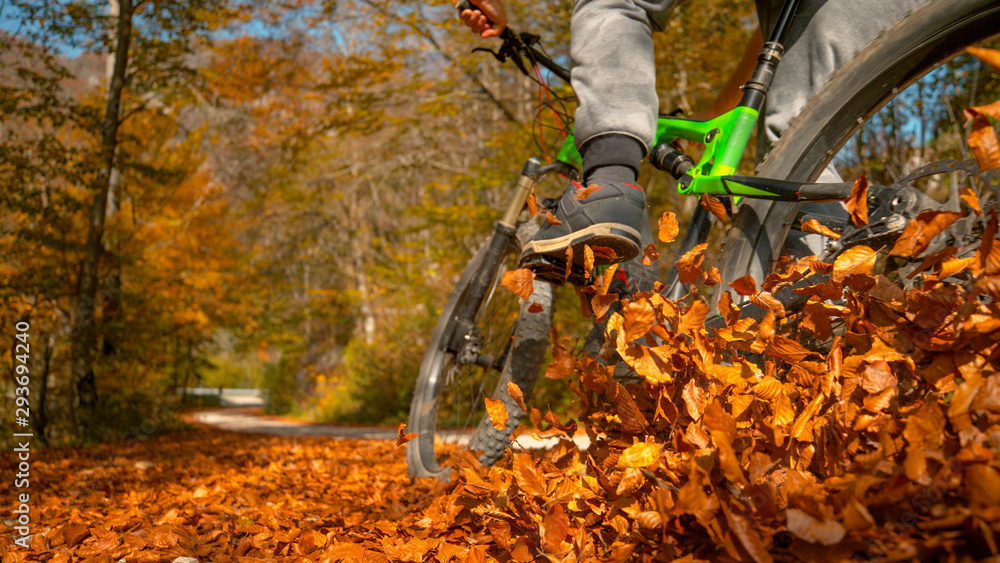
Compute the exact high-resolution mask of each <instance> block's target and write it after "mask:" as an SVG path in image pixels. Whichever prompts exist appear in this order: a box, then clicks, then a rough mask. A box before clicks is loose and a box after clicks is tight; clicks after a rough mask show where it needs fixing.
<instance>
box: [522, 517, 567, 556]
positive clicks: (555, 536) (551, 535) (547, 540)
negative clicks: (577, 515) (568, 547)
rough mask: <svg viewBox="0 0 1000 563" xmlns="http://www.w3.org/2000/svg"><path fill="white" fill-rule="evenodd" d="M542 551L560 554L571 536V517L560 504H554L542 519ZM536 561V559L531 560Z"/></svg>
mask: <svg viewBox="0 0 1000 563" xmlns="http://www.w3.org/2000/svg"><path fill="white" fill-rule="evenodd" d="M541 531H542V551H544V552H545V553H558V552H559V551H561V550H562V543H563V540H565V539H566V536H567V535H568V534H569V517H568V516H566V511H565V510H564V509H563V507H562V505H561V504H559V503H556V504H553V505H552V506H551V507H550V508H549V510H548V511H547V512H546V513H545V516H544V517H543V518H542V529H541ZM531 560H532V561H534V560H535V559H534V557H532V558H531Z"/></svg>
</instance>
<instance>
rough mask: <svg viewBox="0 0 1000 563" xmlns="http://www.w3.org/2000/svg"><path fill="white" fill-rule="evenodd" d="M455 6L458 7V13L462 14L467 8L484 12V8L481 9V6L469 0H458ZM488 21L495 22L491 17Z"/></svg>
mask: <svg viewBox="0 0 1000 563" xmlns="http://www.w3.org/2000/svg"><path fill="white" fill-rule="evenodd" d="M455 8H457V9H458V13H460V14H461V13H462V12H463V11H465V10H472V11H474V12H480V13H482V10H480V9H479V7H478V6H476V5H474V4H473V3H472V2H469V0H458V2H456V3H455ZM486 21H488V22H490V23H491V24H492V23H493V20H491V19H490V18H486Z"/></svg>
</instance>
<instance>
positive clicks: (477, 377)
mask: <svg viewBox="0 0 1000 563" xmlns="http://www.w3.org/2000/svg"><path fill="white" fill-rule="evenodd" d="M797 4H798V2H797V1H796V0H788V1H786V2H785V3H784V5H783V7H782V10H781V13H780V16H779V17H778V19H777V25H776V26H775V27H774V30H773V32H772V33H771V34H770V36H769V40H768V41H767V42H765V44H764V48H763V49H762V50H761V52H760V55H759V57H758V62H757V66H756V69H755V71H754V73H753V75H752V78H751V79H750V81H749V82H748V83H747V84H746V86H745V87H744V92H743V98H742V100H741V102H740V104H739V105H738V106H737V107H736V108H735V109H733V110H732V111H730V112H728V113H726V114H724V115H722V116H719V117H717V118H715V119H711V120H707V121H696V120H691V119H685V118H682V117H661V118H660V120H659V127H658V131H657V144H656V146H655V148H654V149H653V150H652V151H651V153H650V155H649V160H650V162H651V163H652V164H653V165H654V166H655V167H656V168H658V169H660V170H664V171H666V172H667V173H669V174H671V175H672V176H673V177H674V178H676V179H677V182H678V184H677V185H678V189H679V191H680V193H682V194H689V195H696V196H700V195H702V194H708V195H711V196H713V197H715V198H720V199H723V200H726V201H732V200H736V199H739V200H740V201H739V202H738V205H736V210H735V212H734V213H733V215H732V220H731V223H730V225H729V227H728V232H727V234H726V236H725V240H724V246H723V252H722V254H721V257H720V272H721V277H722V280H723V283H720V284H718V285H717V286H716V287H717V288H718V289H717V292H716V294H715V297H714V299H715V300H717V299H718V297H719V295H721V291H724V290H726V289H725V288H727V287H728V285H727V284H728V283H729V282H732V281H734V280H737V279H739V278H742V277H743V276H746V275H748V274H749V275H750V276H752V277H753V279H756V280H763V279H764V277H765V276H766V275H767V274H769V273H771V271H772V269H773V268H774V266H775V263H776V262H777V260H778V257H779V256H781V255H783V254H785V253H786V252H787V253H792V250H791V249H790V248H789V245H790V244H791V243H790V241H791V239H792V237H790V232H799V233H801V232H803V231H805V229H804V227H803V224H804V223H805V221H807V220H808V218H809V217H808V215H803V214H802V213H800V208H801V206H802V204H803V203H807V202H822V201H843V200H845V199H847V198H848V197H850V196H851V193H852V188H853V186H854V183H853V182H852V183H816V182H815V180H816V179H817V178H818V177H819V175H820V174H821V172H822V171H823V170H824V169H825V168H826V167H827V165H828V164H830V162H831V161H832V160H833V159H834V157H835V156H836V155H837V154H838V151H840V150H841V149H842V148H843V147H844V146H845V144H847V143H848V142H849V140H850V139H851V137H852V135H854V133H855V132H856V131H858V130H859V128H860V127H861V126H862V124H863V123H865V122H866V121H867V120H869V119H871V118H872V117H873V116H874V115H875V114H876V112H877V111H878V110H879V108H882V107H883V106H885V105H886V104H887V103H888V102H890V101H891V100H894V99H896V98H897V97H898V96H900V95H901V93H902V92H903V91H904V89H905V88H906V87H907V86H909V85H911V84H914V83H915V82H917V81H918V80H920V79H921V78H922V77H924V76H925V75H927V73H928V72H930V71H932V70H933V69H935V68H937V67H938V66H939V65H941V64H942V63H943V62H945V61H947V60H949V59H951V58H952V57H954V56H955V55H956V54H957V53H959V52H960V51H962V50H963V49H964V48H965V47H967V46H970V45H975V44H977V43H979V42H981V41H983V40H986V39H987V38H990V37H993V36H995V35H997V34H998V33H1000V2H996V1H995V0H930V1H929V2H927V3H926V4H924V5H923V6H922V7H920V8H918V9H916V10H914V11H913V12H911V13H910V14H909V15H908V16H907V17H905V18H903V19H902V20H901V21H899V22H897V23H896V24H895V25H893V26H892V27H890V28H889V29H886V30H884V31H883V32H882V34H881V35H880V36H879V37H878V38H876V39H875V40H874V41H872V42H871V43H870V44H869V45H868V46H867V47H866V48H865V49H863V50H862V51H860V52H859V53H857V54H856V56H855V57H854V58H853V59H851V60H850V61H849V62H847V63H846V64H845V65H843V67H841V68H840V69H839V70H838V71H837V72H835V73H834V74H833V75H832V76H831V77H830V79H829V81H828V82H827V83H826V84H825V85H824V86H823V87H822V88H821V89H820V90H819V91H818V92H816V93H815V94H814V96H813V97H812V99H811V100H810V101H809V102H808V104H807V105H806V106H805V107H804V108H803V109H802V110H801V112H800V113H799V115H798V117H797V118H796V119H795V120H794V121H793V123H792V124H791V126H790V127H789V128H788V129H787V130H786V131H785V132H784V133H783V134H782V136H781V139H780V141H779V142H778V143H777V145H776V146H775V148H774V149H773V150H772V151H771V152H770V153H769V154H768V156H767V158H766V159H765V161H764V162H763V164H762V165H761V166H760V167H759V168H758V171H757V174H756V176H752V177H751V176H742V175H736V174H734V173H735V171H736V168H737V165H738V164H739V161H740V159H741V158H742V155H743V153H744V151H745V148H746V146H747V144H748V141H749V140H750V138H751V134H752V132H753V130H754V128H755V126H756V122H757V117H758V114H759V112H760V111H761V108H762V106H763V103H764V99H765V96H766V92H767V89H768V85H769V83H770V78H771V76H773V73H774V69H775V68H776V66H777V64H778V62H779V60H780V58H781V54H782V52H783V48H782V43H783V40H784V38H785V34H786V32H787V30H788V27H789V26H790V24H791V22H792V20H793V18H794V17H795V11H796V8H797ZM501 39H503V45H502V47H501V48H500V49H499V50H498V51H497V52H495V53H494V54H495V55H496V57H497V58H498V59H499V60H500V61H501V62H503V61H505V60H513V61H514V63H515V64H516V65H517V66H518V67H519V68H520V69H521V70H522V71H524V72H525V73H529V72H530V71H529V70H528V69H529V68H531V67H538V66H541V67H544V68H547V69H548V70H549V71H551V72H552V73H553V74H554V75H555V76H558V77H560V78H563V79H564V80H568V78H569V73H568V72H567V71H566V69H564V68H562V67H561V66H559V65H558V64H556V63H555V62H553V61H552V60H551V59H550V58H548V57H547V56H545V55H544V53H543V52H541V51H540V50H539V49H538V48H537V47H536V44H537V41H538V39H537V37H535V36H532V35H530V34H523V33H522V34H517V33H515V32H513V31H511V30H510V29H509V28H508V29H506V30H505V32H504V33H503V35H502V36H501ZM678 139H683V140H686V141H690V142H693V143H699V144H701V145H704V153H703V155H702V156H701V157H700V159H699V160H698V161H697V162H695V161H694V159H692V158H689V157H687V156H686V155H684V154H683V153H682V152H680V151H678V150H677V149H676V143H675V141H677V140H678ZM574 152H575V149H574V148H573V147H572V143H567V145H566V146H565V147H564V150H563V152H561V153H560V158H559V159H558V160H556V161H554V162H551V163H547V164H546V163H543V162H541V161H540V160H538V159H536V158H531V159H529V160H528V161H527V162H526V163H525V164H524V165H523V167H522V169H521V174H520V178H519V180H518V181H517V183H516V185H515V187H514V189H513V190H511V193H510V199H509V202H508V205H507V208H506V210H505V212H504V214H503V216H502V218H501V219H500V220H499V221H497V223H496V226H495V229H494V231H493V233H492V234H491V235H490V237H489V240H488V242H487V243H486V244H485V245H484V246H483V247H482V248H481V249H480V250H479V251H478V252H477V253H476V254H475V255H474V256H473V257H472V259H471V260H470V262H469V264H468V266H467V267H466V268H465V271H464V272H463V273H462V275H461V277H460V278H459V279H458V282H457V283H456V286H455V289H454V291H453V293H452V294H451V297H450V299H449V301H448V303H447V305H446V306H445V307H444V309H443V312H442V314H441V316H440V319H439V321H438V324H437V327H436V328H435V330H434V333H433V336H432V338H431V341H430V345H429V347H428V350H427V352H426V355H425V356H424V360H423V364H422V366H421V369H420V374H419V377H418V381H417V385H416V390H415V395H414V398H413V402H412V405H411V411H410V419H409V431H410V432H415V433H416V434H417V435H418V436H417V438H415V439H414V440H412V441H410V442H409V443H408V444H407V463H408V466H409V471H410V474H411V475H412V476H432V477H437V478H439V479H442V480H448V478H449V476H450V468H448V467H444V466H442V465H441V462H442V457H443V455H445V454H444V453H442V452H443V451H444V450H446V449H447V448H446V447H444V446H445V445H446V444H447V443H449V442H456V443H459V444H463V445H465V447H468V448H469V449H471V450H476V451H482V454H481V456H480V461H481V462H482V463H484V464H490V463H493V462H494V461H496V460H497V459H499V457H500V456H501V455H502V454H503V452H504V450H505V449H506V447H507V446H508V444H509V440H510V437H511V434H512V433H513V431H514V430H515V428H516V427H517V426H518V423H519V419H520V417H521V416H523V415H524V414H525V413H524V412H523V410H522V409H521V408H520V407H519V406H518V405H517V401H515V400H514V399H512V398H511V397H510V395H509V394H508V386H507V384H508V382H513V383H515V384H516V385H517V386H518V387H519V388H520V390H521V391H522V393H523V395H524V399H525V400H526V401H527V400H529V399H530V396H531V392H532V389H533V388H534V385H535V381H536V379H537V377H538V374H539V371H540V370H541V368H542V364H543V363H544V359H545V354H546V350H547V347H548V343H549V332H550V329H551V327H552V315H553V287H552V285H551V284H550V283H546V282H541V281H537V280H536V281H535V283H534V285H533V293H532V294H531V296H530V297H529V298H528V299H520V298H518V297H517V296H514V295H513V294H512V293H510V292H509V291H506V290H504V289H502V288H501V287H500V281H501V279H502V277H503V275H504V273H506V272H509V271H511V270H514V269H517V268H518V264H517V259H518V256H519V254H520V250H521V246H522V245H523V244H524V242H525V241H527V240H530V238H531V236H532V235H533V234H534V232H535V231H536V230H537V229H538V226H537V225H536V224H535V223H534V222H533V221H531V220H529V219H528V213H527V212H526V211H525V208H526V204H527V202H528V200H529V194H530V193H531V190H532V186H533V185H534V184H535V183H536V182H538V181H539V179H540V178H542V177H543V176H545V175H548V174H553V173H558V174H561V175H563V176H566V177H568V178H570V179H578V172H577V169H576V167H575V166H573V165H572V164H570V163H571V162H572V161H573V160H574V157H576V158H578V155H574V154H573V153H574ZM959 173H961V174H964V175H966V176H968V177H969V178H970V179H971V180H970V181H973V182H975V183H976V185H977V186H979V188H978V189H980V190H982V191H983V192H984V193H983V198H984V199H983V201H992V205H995V204H996V201H997V199H998V197H997V195H996V194H995V193H994V195H992V196H990V195H988V194H986V193H985V192H996V190H997V186H998V184H1000V181H998V178H997V176H996V174H988V173H980V171H979V170H978V168H977V167H976V165H975V162H974V161H957V160H946V161H941V162H933V163H930V164H928V165H926V166H923V167H921V168H919V169H917V170H915V171H914V172H912V173H910V174H908V175H906V176H905V177H903V178H900V179H898V181H896V182H894V183H892V184H891V185H889V186H878V185H871V186H869V188H868V192H867V204H868V206H869V209H870V210H871V211H870V212H869V216H870V221H869V223H868V224H867V225H863V226H858V225H855V224H854V223H852V222H851V221H850V220H849V219H848V218H846V217H837V218H833V217H821V218H820V219H822V220H823V225H824V226H825V227H826V228H828V229H829V230H830V231H834V232H838V233H840V235H841V236H840V238H839V240H836V241H834V240H832V239H831V240H830V241H828V243H827V244H826V247H825V250H824V251H823V254H822V255H821V256H819V259H820V260H824V261H829V260H831V259H835V258H836V257H837V256H838V255H840V254H841V253H842V252H844V251H845V250H847V249H848V248H851V247H853V246H857V245H862V244H863V245H868V246H870V247H873V248H879V247H882V246H885V245H887V244H888V245H891V243H892V241H894V240H895V239H896V238H898V237H899V235H900V234H901V232H902V231H903V229H904V228H905V226H906V225H907V224H908V223H909V222H911V221H913V220H914V219H915V218H916V217H917V215H918V214H919V213H920V212H922V211H926V210H946V209H953V208H956V206H957V205H958V199H957V195H956V194H955V193H954V192H956V191H957V188H955V187H953V188H952V192H953V193H952V194H951V196H952V197H949V198H948V199H947V201H945V202H943V203H942V202H940V201H938V200H937V199H934V198H932V197H929V196H928V195H926V194H925V193H924V192H923V190H922V188H920V187H918V184H923V183H926V180H925V179H926V178H927V177H930V176H933V175H935V174H959ZM977 179H978V181H977ZM991 198H992V200H991ZM985 215H986V214H985V213H984V214H983V217H985ZM712 221H713V219H712V216H711V214H710V213H709V212H708V211H707V210H706V209H705V208H704V207H702V206H699V207H697V208H696V211H695V213H694V215H693V217H692V218H691V221H690V224H689V226H688V228H687V230H686V232H685V234H684V236H683V239H682V241H681V244H680V249H679V251H678V256H680V255H683V254H685V253H686V252H688V251H689V250H691V249H692V248H694V247H696V246H697V245H699V244H702V243H703V242H704V241H705V240H706V238H707V236H708V231H709V227H710V226H711V223H712ZM984 224H985V220H984V219H983V218H978V219H977V218H976V217H972V216H970V217H969V218H968V220H959V221H956V222H955V223H954V224H953V225H952V226H951V227H949V228H947V229H944V231H943V232H941V233H940V234H938V235H937V236H936V237H935V238H934V240H933V241H931V244H930V247H929V248H928V252H934V251H935V250H936V249H941V248H943V247H945V246H954V247H959V248H963V249H967V248H969V247H970V246H971V245H975V244H976V241H977V240H978V239H980V238H981V237H982V233H983V230H984ZM553 267H554V268H566V272H567V275H566V277H567V279H569V280H570V281H571V282H573V283H585V281H584V280H587V279H589V278H590V276H591V275H592V274H593V272H588V271H580V269H579V268H577V267H575V266H573V265H570V266H569V267H567V266H566V265H565V264H553ZM909 267H910V268H911V271H912V268H913V265H910V266H909ZM817 275H818V274H817ZM810 283H817V282H816V280H811V282H810ZM665 287H666V289H665V290H664V291H663V293H664V294H665V295H667V296H669V297H671V298H675V299H676V298H678V297H681V296H683V295H684V294H685V293H686V289H685V287H684V284H682V283H680V282H679V281H678V279H677V275H676V271H671V273H670V275H669V276H668V277H667V279H666V283H665ZM790 289H791V288H789V289H786V290H784V291H782V292H781V293H776V294H775V297H776V298H777V299H778V300H779V301H780V302H781V303H782V304H783V306H784V307H785V308H786V309H787V310H793V311H794V310H796V308H801V307H802V305H803V304H804V302H805V300H806V297H803V296H801V295H798V294H796V293H795V292H793V291H791V290H790ZM740 307H741V309H742V313H743V314H744V315H747V316H751V317H755V318H758V319H759V318H761V317H763V315H764V313H765V312H766V311H765V310H763V309H762V308H760V307H758V306H757V305H754V304H753V303H743V304H742V305H740ZM718 322H719V318H718V317H716V318H715V319H709V321H708V323H707V324H708V325H710V326H711V325H712V324H713V323H718ZM487 396H489V397H492V398H493V399H495V400H500V401H503V402H504V404H505V406H506V408H507V411H508V415H509V417H508V421H507V424H506V426H505V427H504V428H502V429H497V428H494V426H493V425H492V423H491V421H490V419H489V418H488V417H487V416H486V415H485V413H484V397H487Z"/></svg>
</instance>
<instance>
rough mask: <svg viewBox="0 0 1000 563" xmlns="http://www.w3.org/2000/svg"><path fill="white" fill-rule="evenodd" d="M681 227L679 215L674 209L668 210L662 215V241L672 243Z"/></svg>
mask: <svg viewBox="0 0 1000 563" xmlns="http://www.w3.org/2000/svg"><path fill="white" fill-rule="evenodd" d="M679 232H680V227H678V226H677V216H676V215H674V212H673V211H667V212H666V213H664V214H663V215H662V216H660V221H659V235H658V238H659V239H660V242H665V243H671V242H673V241H674V239H675V238H677V234H678V233H679Z"/></svg>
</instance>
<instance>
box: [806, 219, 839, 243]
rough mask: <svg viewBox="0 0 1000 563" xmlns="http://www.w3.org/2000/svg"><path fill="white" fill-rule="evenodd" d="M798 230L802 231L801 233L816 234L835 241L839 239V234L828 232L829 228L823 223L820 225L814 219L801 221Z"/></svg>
mask: <svg viewBox="0 0 1000 563" xmlns="http://www.w3.org/2000/svg"><path fill="white" fill-rule="evenodd" d="M799 228H800V229H801V230H802V232H803V233H816V234H819V235H823V236H826V237H829V238H831V239H833V240H837V239H839V238H840V233H838V232H836V231H832V230H830V228H829V227H827V226H826V225H824V224H823V223H820V222H819V221H817V220H816V219H807V220H805V221H803V222H802V225H801V226H800V227H799Z"/></svg>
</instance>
